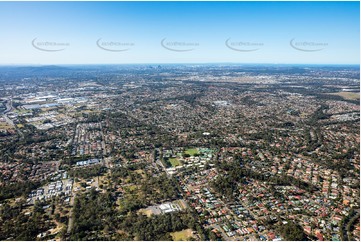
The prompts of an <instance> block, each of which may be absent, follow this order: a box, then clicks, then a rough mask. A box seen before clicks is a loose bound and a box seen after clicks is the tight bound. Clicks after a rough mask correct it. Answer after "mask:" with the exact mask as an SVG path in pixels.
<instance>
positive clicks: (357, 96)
mask: <svg viewBox="0 0 361 242" xmlns="http://www.w3.org/2000/svg"><path fill="white" fill-rule="evenodd" d="M330 94H332V95H337V96H341V97H343V98H344V99H348V100H359V99H360V93H355V92H336V93H330Z"/></svg>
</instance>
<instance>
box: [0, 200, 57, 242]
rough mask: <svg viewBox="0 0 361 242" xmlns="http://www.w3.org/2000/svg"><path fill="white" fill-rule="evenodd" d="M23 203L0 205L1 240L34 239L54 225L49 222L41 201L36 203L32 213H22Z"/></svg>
mask: <svg viewBox="0 0 361 242" xmlns="http://www.w3.org/2000/svg"><path fill="white" fill-rule="evenodd" d="M22 206H23V204H21V203H16V204H15V205H14V206H10V205H9V204H7V203H4V204H3V206H0V225H1V226H0V240H2V241H3V240H26V241H34V240H36V236H37V235H38V234H39V233H42V232H45V231H47V230H48V229H50V227H51V226H54V224H53V223H47V222H46V221H47V220H48V219H49V215H47V214H46V213H45V212H44V210H43V209H42V206H41V205H40V204H39V203H35V206H34V209H33V211H32V214H31V215H29V216H28V215H24V213H22Z"/></svg>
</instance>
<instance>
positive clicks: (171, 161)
mask: <svg viewBox="0 0 361 242" xmlns="http://www.w3.org/2000/svg"><path fill="white" fill-rule="evenodd" d="M169 162H170V163H171V164H172V167H176V166H180V165H181V163H180V162H179V160H178V159H177V158H169Z"/></svg>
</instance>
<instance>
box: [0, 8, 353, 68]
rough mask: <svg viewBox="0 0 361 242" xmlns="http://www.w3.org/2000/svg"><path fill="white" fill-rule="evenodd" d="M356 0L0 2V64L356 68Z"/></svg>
mask: <svg viewBox="0 0 361 242" xmlns="http://www.w3.org/2000/svg"><path fill="white" fill-rule="evenodd" d="M359 36H360V3H359V2H0V37H1V38H0V64H1V65H8V64H10V65H13V64H40V65H46V64H125V63H132V64H133V63H270V64H359V63H360V37H359Z"/></svg>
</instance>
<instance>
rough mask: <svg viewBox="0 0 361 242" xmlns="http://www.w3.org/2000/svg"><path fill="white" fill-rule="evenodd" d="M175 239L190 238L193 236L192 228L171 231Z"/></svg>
mask: <svg viewBox="0 0 361 242" xmlns="http://www.w3.org/2000/svg"><path fill="white" fill-rule="evenodd" d="M170 235H171V236H172V238H173V240H174V241H181V240H188V239H189V238H190V237H192V230H191V229H184V230H182V231H178V232H173V233H170Z"/></svg>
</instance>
